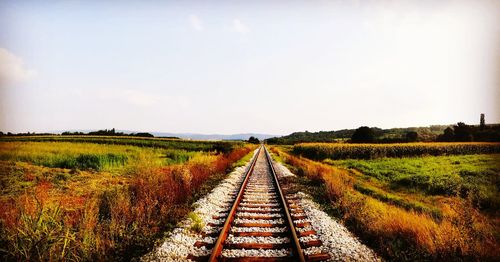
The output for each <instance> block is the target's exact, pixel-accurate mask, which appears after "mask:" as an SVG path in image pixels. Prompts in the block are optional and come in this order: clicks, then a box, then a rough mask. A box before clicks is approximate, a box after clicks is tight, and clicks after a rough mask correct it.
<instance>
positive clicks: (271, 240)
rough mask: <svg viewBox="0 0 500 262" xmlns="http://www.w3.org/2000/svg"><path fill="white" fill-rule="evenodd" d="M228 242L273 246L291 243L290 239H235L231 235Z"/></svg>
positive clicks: (251, 237)
mask: <svg viewBox="0 0 500 262" xmlns="http://www.w3.org/2000/svg"><path fill="white" fill-rule="evenodd" d="M226 242H228V243H232V244H239V243H271V244H283V243H290V238H288V237H253V236H250V237H235V236H233V235H229V236H228V237H227V239H226Z"/></svg>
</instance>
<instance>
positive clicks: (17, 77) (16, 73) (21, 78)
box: [0, 48, 37, 85]
mask: <svg viewBox="0 0 500 262" xmlns="http://www.w3.org/2000/svg"><path fill="white" fill-rule="evenodd" d="M36 75H37V72H36V71H35V70H31V69H27V68H26V67H25V66H24V62H23V60H22V59H21V58H20V57H17V56H16V55H14V54H13V53H11V52H9V51H8V50H7V49H5V48H0V84H2V85H4V84H15V83H21V82H25V81H28V80H30V79H32V78H33V77H35V76H36Z"/></svg>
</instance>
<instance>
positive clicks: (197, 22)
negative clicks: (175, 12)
mask: <svg viewBox="0 0 500 262" xmlns="http://www.w3.org/2000/svg"><path fill="white" fill-rule="evenodd" d="M189 23H190V24H191V26H192V27H193V28H194V30H196V31H203V22H202V21H201V19H200V18H199V17H198V16H197V15H194V14H191V15H189Z"/></svg>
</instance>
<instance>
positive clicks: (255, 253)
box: [222, 249, 290, 257]
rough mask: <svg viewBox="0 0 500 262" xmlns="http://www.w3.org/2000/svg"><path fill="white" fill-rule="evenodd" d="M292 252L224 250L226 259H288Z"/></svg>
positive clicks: (285, 250)
mask: <svg viewBox="0 0 500 262" xmlns="http://www.w3.org/2000/svg"><path fill="white" fill-rule="evenodd" d="M289 255H290V252H289V251H288V250H287V249H247V250H245V249H224V250H222V256H224V257H286V256H289Z"/></svg>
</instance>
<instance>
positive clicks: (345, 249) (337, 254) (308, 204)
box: [297, 192, 380, 261]
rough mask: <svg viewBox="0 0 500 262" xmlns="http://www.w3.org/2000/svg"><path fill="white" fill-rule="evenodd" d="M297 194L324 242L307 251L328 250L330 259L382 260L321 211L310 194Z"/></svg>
mask: <svg viewBox="0 0 500 262" xmlns="http://www.w3.org/2000/svg"><path fill="white" fill-rule="evenodd" d="M297 196H299V198H300V204H301V206H302V209H303V210H304V211H305V213H306V215H307V217H308V220H310V222H311V225H312V229H314V230H315V231H316V233H317V236H318V238H319V240H321V241H322V243H323V245H322V246H321V248H320V249H312V248H311V249H308V251H307V252H309V253H310V254H314V253H319V252H321V251H323V252H328V253H329V254H330V256H331V259H330V261H380V258H378V256H377V255H376V253H375V252H374V251H373V250H371V249H370V248H368V247H367V246H365V245H364V244H362V243H361V242H360V241H359V240H358V239H357V238H356V237H355V236H354V235H352V234H351V232H349V231H348V230H347V228H345V227H344V226H343V225H342V224H340V223H338V222H337V221H335V220H334V219H333V218H331V217H330V216H328V214H326V213H325V212H323V211H321V210H320V207H319V205H318V204H317V203H314V202H313V201H312V200H311V198H310V197H309V196H308V195H306V194H304V193H301V192H299V193H297ZM309 229H311V228H309ZM301 240H302V238H301Z"/></svg>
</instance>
